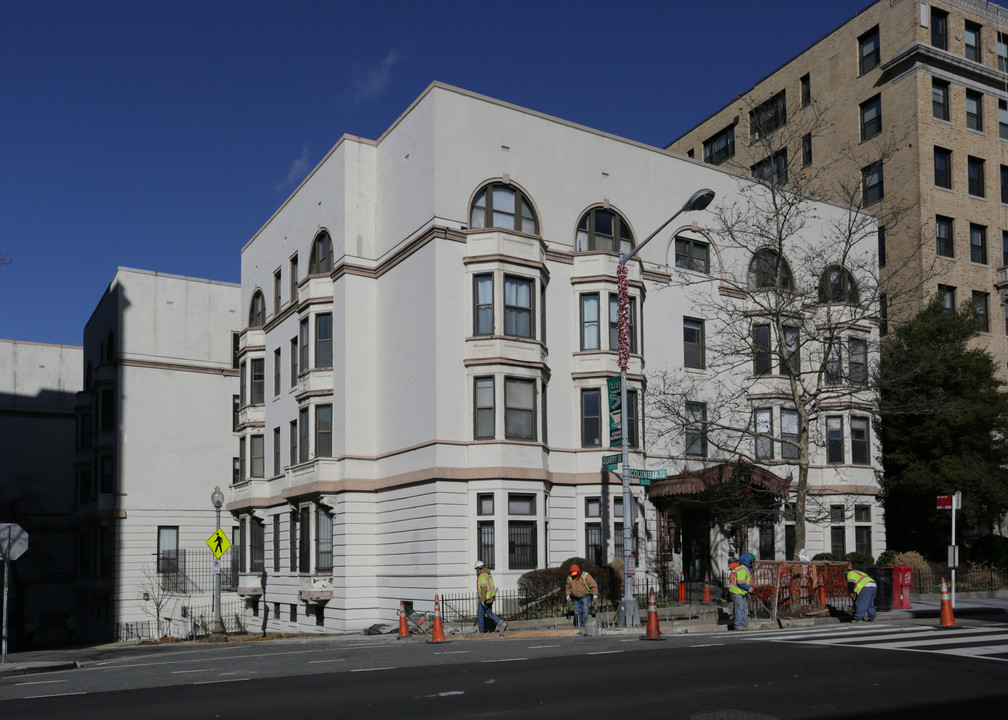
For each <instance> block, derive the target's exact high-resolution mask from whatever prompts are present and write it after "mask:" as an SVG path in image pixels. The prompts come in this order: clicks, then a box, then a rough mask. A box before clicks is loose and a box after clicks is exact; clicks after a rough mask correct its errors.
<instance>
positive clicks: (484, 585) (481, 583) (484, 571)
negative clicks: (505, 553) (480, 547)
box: [475, 560, 507, 633]
mask: <svg viewBox="0 0 1008 720" xmlns="http://www.w3.org/2000/svg"><path fill="white" fill-rule="evenodd" d="M475 569H476V625H477V627H479V631H480V632H481V633H484V632H486V618H490V619H491V620H493V621H494V623H495V624H496V625H497V632H504V630H505V629H507V622H505V621H504V620H501V619H500V618H499V617H497V615H496V614H495V613H494V611H493V601H494V597H496V595H497V588H495V587H494V581H493V576H492V575H490V569H489V568H488V567H487V566H486V565H484V564H483V561H482V560H477V561H476V565H475Z"/></svg>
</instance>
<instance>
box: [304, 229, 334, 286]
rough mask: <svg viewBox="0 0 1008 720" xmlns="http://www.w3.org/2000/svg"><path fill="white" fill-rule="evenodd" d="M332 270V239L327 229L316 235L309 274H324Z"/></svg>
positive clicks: (309, 264) (309, 260) (309, 261)
mask: <svg viewBox="0 0 1008 720" xmlns="http://www.w3.org/2000/svg"><path fill="white" fill-rule="evenodd" d="M330 272H332V240H331V239H330V238H329V233H327V232H326V231H325V230H323V231H322V232H320V233H319V234H318V235H316V236H315V242H313V243H312V249H311V257H309V259H308V274H309V275H324V274H327V273H330Z"/></svg>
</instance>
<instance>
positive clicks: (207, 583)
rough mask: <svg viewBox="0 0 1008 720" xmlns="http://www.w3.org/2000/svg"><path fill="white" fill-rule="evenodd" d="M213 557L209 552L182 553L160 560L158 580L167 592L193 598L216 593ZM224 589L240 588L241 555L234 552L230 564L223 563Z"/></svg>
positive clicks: (226, 561)
mask: <svg viewBox="0 0 1008 720" xmlns="http://www.w3.org/2000/svg"><path fill="white" fill-rule="evenodd" d="M213 561H214V557H213V554H212V553H211V552H210V551H209V550H204V549H196V550H185V549H182V550H179V551H178V553H172V555H171V556H166V555H162V556H161V557H160V558H158V579H159V581H160V582H161V587H162V588H163V589H164V590H166V591H167V592H170V593H174V594H178V595H194V594H199V593H209V592H213V589H214V571H213ZM220 578H221V590H222V591H235V590H237V589H238V553H231V557H230V561H228V560H222V561H221V572H220Z"/></svg>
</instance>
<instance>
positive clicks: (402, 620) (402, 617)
mask: <svg viewBox="0 0 1008 720" xmlns="http://www.w3.org/2000/svg"><path fill="white" fill-rule="evenodd" d="M409 636H410V634H409V625H408V624H407V623H406V609H405V608H404V607H403V601H402V600H400V601H399V638H400V639H402V638H405V637H409Z"/></svg>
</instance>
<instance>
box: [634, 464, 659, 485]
mask: <svg viewBox="0 0 1008 720" xmlns="http://www.w3.org/2000/svg"><path fill="white" fill-rule="evenodd" d="M627 477H632V478H637V480H639V481H640V484H641V485H645V486H648V485H650V484H651V481H652V480H664V479H665V478H667V477H668V471H667V470H640V469H638V468H627Z"/></svg>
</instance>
